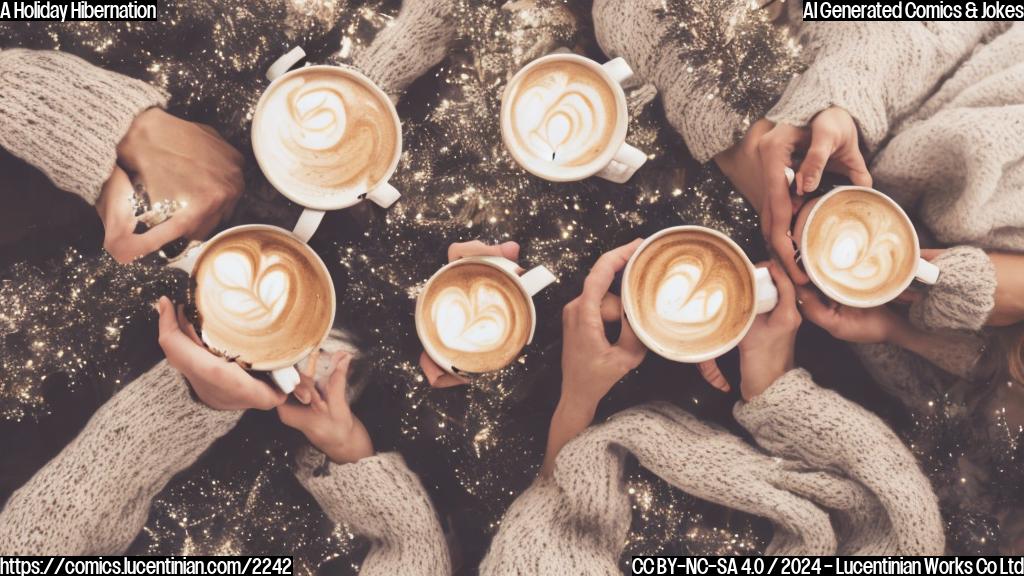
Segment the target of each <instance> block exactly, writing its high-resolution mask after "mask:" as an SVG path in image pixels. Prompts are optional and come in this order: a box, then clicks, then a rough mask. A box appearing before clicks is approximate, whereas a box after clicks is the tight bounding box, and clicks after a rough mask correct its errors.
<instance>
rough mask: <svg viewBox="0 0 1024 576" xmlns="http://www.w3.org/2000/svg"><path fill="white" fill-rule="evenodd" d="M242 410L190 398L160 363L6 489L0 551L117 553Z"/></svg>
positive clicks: (179, 379)
mask: <svg viewBox="0 0 1024 576" xmlns="http://www.w3.org/2000/svg"><path fill="white" fill-rule="evenodd" d="M240 416H241V412H220V411H216V410H211V409H210V408H207V407H206V406H204V405H203V404H201V403H199V402H196V401H195V400H193V399H192V397H191V395H190V394H189V390H188V384H187V382H186V381H185V379H184V378H183V377H182V376H181V375H180V374H179V373H178V372H177V371H176V370H174V369H173V368H171V367H170V366H169V365H168V364H167V362H166V361H164V362H160V363H159V364H157V365H156V366H155V367H154V368H153V369H151V370H150V371H149V372H146V373H145V374H143V375H142V376H140V377H139V378H137V379H136V380H134V381H133V382H132V383H131V384H129V385H128V386H126V387H125V388H124V389H123V390H121V391H120V392H118V393H117V394H115V395H114V397H113V398H111V399H110V401H108V402H107V403H106V404H104V405H103V406H102V407H101V408H100V409H99V410H97V411H96V413H95V414H94V415H93V417H92V419H90V420H89V423H88V424H86V426H85V429H84V430H82V432H81V433H80V434H79V435H78V437H77V438H75V440H74V441H72V442H71V443H70V444H68V445H67V447H65V448H64V450H62V451H61V453H60V454H59V455H57V457H56V458H54V459H53V460H51V461H50V462H49V463H48V464H47V465H46V466H44V467H43V468H42V469H41V470H40V471H39V472H37V473H36V475H35V476H33V477H32V479H31V480H30V481H29V482H28V483H27V484H25V486H23V487H22V488H21V489H19V490H18V491H16V492H15V493H14V494H13V495H11V498H10V500H8V501H7V505H6V506H5V507H4V509H3V511H2V512H0V556H4V555H18V554H66V555H76V554H77V555H97V554H119V553H122V552H124V550H125V549H126V548H128V545H129V544H131V542H132V540H134V539H135V536H136V535H137V534H138V533H139V530H141V529H142V526H143V525H144V524H145V522H146V518H147V516H148V515H149V506H150V501H151V500H152V499H153V497H154V496H155V495H156V494H157V492H159V491H160V490H161V489H162V488H163V487H164V485H166V484H167V482H168V481H169V480H170V479H171V477H173V476H174V475H175V474H177V473H178V472H180V471H181V470H184V469H185V468H188V467H189V466H191V465H192V463H193V462H195V461H196V459H197V458H199V456H200V455H201V454H202V453H203V451H205V450H206V448H207V447H208V446H209V445H210V444H212V443H213V441H214V440H216V439H217V438H219V437H220V436H222V435H224V434H225V433H227V432H228V430H230V429H231V428H233V427H234V425H235V423H236V422H237V421H238V418H239V417H240Z"/></svg>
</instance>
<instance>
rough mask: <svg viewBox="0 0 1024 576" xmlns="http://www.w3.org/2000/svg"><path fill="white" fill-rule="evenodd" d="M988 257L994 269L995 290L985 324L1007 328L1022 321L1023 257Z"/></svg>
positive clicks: (993, 255) (1005, 254) (1009, 255)
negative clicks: (992, 305)
mask: <svg viewBox="0 0 1024 576" xmlns="http://www.w3.org/2000/svg"><path fill="white" fill-rule="evenodd" d="M988 257H989V259H990V260H991V261H992V265H993V266H994V267H995V273H996V290H995V306H994V307H993V309H992V314H991V315H990V316H989V318H988V322H987V323H988V324H989V325H990V326H1009V325H1011V324H1016V323H1017V322H1021V321H1024V255H1022V254H1007V253H993V254H989V255H988Z"/></svg>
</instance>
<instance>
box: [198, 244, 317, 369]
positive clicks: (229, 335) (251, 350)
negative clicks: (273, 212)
mask: <svg viewBox="0 0 1024 576" xmlns="http://www.w3.org/2000/svg"><path fill="white" fill-rule="evenodd" d="M315 258H316V256H315V255H314V254H312V253H311V251H310V250H309V248H308V247H306V246H305V244H303V243H301V242H300V241H298V240H296V239H295V238H292V237H291V236H290V235H289V234H287V233H285V232H279V231H272V230H267V229H257V230H253V229H248V230H239V231H237V232H228V233H226V234H225V235H223V236H221V237H219V238H216V239H214V240H213V242H211V243H210V244H208V245H206V246H204V247H203V252H202V254H201V255H200V257H199V260H198V261H197V262H196V266H195V273H194V274H193V283H194V285H193V289H194V294H195V305H196V309H197V311H198V312H199V317H200V325H201V327H202V338H203V341H204V342H206V344H207V345H208V346H209V347H210V348H211V349H213V350H214V351H216V352H218V353H220V354H222V355H224V356H225V357H228V358H232V359H237V360H239V361H240V362H241V363H242V364H243V365H246V366H251V367H253V368H255V369H270V368H269V367H274V368H277V367H280V366H279V365H280V364H281V363H282V362H287V361H289V360H290V359H292V358H294V357H295V356H297V355H299V354H301V353H302V352H303V351H309V350H311V349H312V348H313V347H315V346H318V345H319V344H320V340H321V339H322V338H323V336H324V335H325V334H326V332H327V330H328V329H329V327H330V323H331V322H332V318H331V316H332V314H331V311H332V306H333V302H332V301H331V299H332V290H331V280H330V278H329V277H328V276H327V274H326V272H325V270H324V269H323V267H322V265H321V264H320V262H319V261H317V260H315Z"/></svg>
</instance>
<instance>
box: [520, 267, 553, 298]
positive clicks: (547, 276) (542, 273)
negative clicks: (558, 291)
mask: <svg viewBox="0 0 1024 576" xmlns="http://www.w3.org/2000/svg"><path fill="white" fill-rule="evenodd" d="M556 280H558V277H557V276H555V275H554V274H552V273H551V271H550V270H548V269H547V268H545V267H544V266H537V267H536V268H534V269H532V270H530V271H529V272H527V273H525V274H523V275H522V276H520V277H519V281H520V282H522V283H523V287H524V288H526V293H527V294H529V295H530V297H533V296H535V295H536V294H537V293H538V292H540V291H541V290H543V289H545V288H547V287H548V286H550V285H551V283H552V282H555V281H556Z"/></svg>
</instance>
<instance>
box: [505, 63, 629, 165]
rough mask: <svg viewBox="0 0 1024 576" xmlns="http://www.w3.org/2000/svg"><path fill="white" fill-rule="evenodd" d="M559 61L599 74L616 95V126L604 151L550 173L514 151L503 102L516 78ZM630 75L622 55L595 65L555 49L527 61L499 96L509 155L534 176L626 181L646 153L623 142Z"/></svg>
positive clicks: (509, 111)
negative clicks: (573, 63) (573, 165)
mask: <svg viewBox="0 0 1024 576" xmlns="http://www.w3.org/2000/svg"><path fill="white" fill-rule="evenodd" d="M558 61H569V62H575V63H577V64H581V65H583V66H586V67H587V68H589V69H590V70H593V71H594V72H596V73H597V75H598V76H600V77H601V78H603V79H604V81H605V82H606V83H607V84H608V87H609V89H610V90H611V91H612V94H614V97H615V108H616V110H615V117H616V119H615V128H614V131H613V135H612V137H611V139H610V140H609V141H608V142H607V143H606V145H605V148H604V150H603V151H602V152H601V154H600V155H599V156H598V157H597V158H595V159H594V160H592V161H591V162H589V163H587V164H586V165H583V166H577V167H573V168H562V169H560V170H558V171H554V170H553V171H551V172H545V173H540V172H538V171H536V170H535V169H533V168H531V167H530V163H529V162H528V161H527V160H526V159H525V158H523V157H522V156H521V154H520V152H519V150H517V149H516V147H515V146H514V145H512V143H511V142H510V141H509V138H510V136H509V134H510V133H511V129H510V128H509V127H508V126H509V125H510V123H511V110H510V107H509V106H507V105H506V104H507V102H508V98H509V91H510V90H511V88H512V87H513V85H514V84H515V83H516V80H517V79H518V78H520V77H521V76H523V75H524V74H527V73H529V71H530V70H532V69H534V68H536V67H537V66H541V65H543V64H549V63H551V62H558ZM632 77H633V70H632V69H631V68H630V67H629V65H628V64H626V61H625V60H623V59H622V58H615V59H613V60H609V61H608V62H605V63H604V64H598V63H597V62H595V61H593V60H591V59H590V58H586V57H584V56H580V55H579V54H573V53H571V52H557V53H554V54H548V55H547V56H542V57H540V58H538V59H536V60H534V61H532V62H530V63H529V64H527V65H526V66H524V67H523V68H522V69H521V70H520V71H519V72H517V73H516V75H515V76H514V77H513V78H512V80H510V81H509V83H508V85H507V86H506V88H505V93H504V96H503V97H502V101H503V105H502V107H501V134H502V140H503V141H504V142H505V148H506V149H507V150H508V151H509V154H511V155H512V158H514V159H515V161H516V162H517V163H518V164H519V165H520V166H522V167H523V168H524V169H526V170H527V171H529V172H530V173H532V174H533V175H535V176H538V177H540V178H544V179H545V180H550V181H552V182H573V181H577V180H583V179H584V178H589V177H591V176H600V177H601V178H604V179H605V180H609V181H611V182H616V183H619V184H621V183H623V182H626V181H628V180H629V179H630V178H631V177H632V176H633V174H634V173H635V172H636V171H637V170H639V169H640V167H641V166H643V165H644V162H647V154H644V153H643V151H641V150H639V149H637V148H635V147H633V146H630V145H629V144H627V143H626V129H627V128H628V126H629V115H628V113H627V109H626V93H625V92H624V91H623V90H622V84H623V83H625V82H627V81H628V80H629V79H630V78H632Z"/></svg>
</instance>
